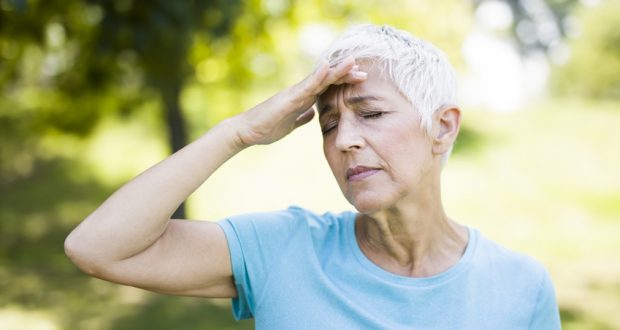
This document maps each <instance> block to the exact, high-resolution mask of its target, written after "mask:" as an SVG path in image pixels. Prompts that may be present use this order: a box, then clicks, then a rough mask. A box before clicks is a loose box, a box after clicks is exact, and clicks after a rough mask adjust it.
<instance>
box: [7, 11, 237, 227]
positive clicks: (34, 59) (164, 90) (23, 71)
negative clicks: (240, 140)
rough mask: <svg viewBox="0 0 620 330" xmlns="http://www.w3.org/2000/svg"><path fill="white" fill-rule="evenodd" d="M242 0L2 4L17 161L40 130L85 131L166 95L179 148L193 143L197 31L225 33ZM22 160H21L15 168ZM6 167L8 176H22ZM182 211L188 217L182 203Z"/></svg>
mask: <svg viewBox="0 0 620 330" xmlns="http://www.w3.org/2000/svg"><path fill="white" fill-rule="evenodd" d="M240 9H241V4H240V2H239V1H206V0H203V1H192V2H191V3H185V2H173V1H164V0H159V1H149V2H139V3H138V2H134V1H131V0H115V1H103V0H90V1H85V2H81V1H57V0H52V1H25V0H22V1H19V0H13V1H6V0H5V1H3V2H2V6H1V10H0V38H1V40H2V41H1V42H0V46H1V47H2V48H1V49H0V55H2V57H3V62H2V66H1V67H0V72H1V73H0V90H2V93H3V94H4V95H5V97H6V99H5V100H3V102H1V103H0V106H2V108H4V109H8V111H6V112H4V111H3V114H2V115H0V116H1V117H0V125H1V126H2V127H3V128H7V130H3V131H4V132H5V134H4V138H5V141H10V142H16V141H19V140H20V139H21V137H24V136H28V137H29V139H26V140H28V141H27V142H25V144H24V143H20V142H17V143H14V144H13V145H12V146H13V148H12V150H8V151H6V152H4V153H3V154H2V155H0V161H2V162H3V163H5V164H14V162H12V159H15V158H16V157H17V158H19V157H22V158H24V157H30V158H32V157H33V155H32V154H29V155H28V156H24V153H27V152H29V151H31V150H32V149H33V148H34V145H35V144H36V139H35V138H33V136H36V134H33V133H34V132H37V133H38V134H46V133H47V132H48V131H49V130H57V131H62V132H64V133H72V134H78V135H85V134H88V133H89V132H90V130H91V129H92V128H93V127H94V125H95V124H96V123H97V120H98V119H99V118H101V117H102V116H103V115H104V114H105V113H106V112H110V111H119V110H122V109H125V110H126V111H130V110H132V109H137V108H139V104H140V103H143V102H146V101H148V100H149V99H153V98H155V99H158V100H159V101H160V102H161V108H162V110H163V114H164V116H165V121H164V122H165V123H166V125H167V127H168V135H169V145H170V149H171V151H176V150H178V149H180V148H181V147H183V146H184V145H185V144H186V143H187V135H188V133H187V128H186V124H185V120H184V117H183V111H182V110H181V105H180V100H179V98H180V93H181V91H182V89H183V86H184V84H185V83H186V80H187V78H188V76H191V75H193V67H192V66H191V65H189V63H188V61H187V58H188V53H189V50H190V48H191V46H192V44H193V37H194V35H195V34H201V35H203V37H206V38H208V39H211V40H216V39H218V38H222V37H225V36H226V35H228V33H229V32H230V29H231V28H232V26H233V23H234V20H235V17H237V16H238V15H239V12H240ZM14 167H15V166H13V168H14ZM10 170H11V167H9V166H5V168H3V173H5V177H4V179H5V180H6V179H8V178H7V176H11V175H15V174H16V173H12V172H14V171H10ZM175 216H178V217H184V210H183V208H182V207H181V208H180V209H179V210H178V211H177V214H176V215H175Z"/></svg>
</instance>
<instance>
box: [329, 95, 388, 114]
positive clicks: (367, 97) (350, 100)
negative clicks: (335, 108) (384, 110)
mask: <svg viewBox="0 0 620 330" xmlns="http://www.w3.org/2000/svg"><path fill="white" fill-rule="evenodd" d="M379 100H381V98H379V97H376V96H372V95H361V96H353V97H350V98H348V99H347V100H346V102H345V103H348V104H352V105H356V104H360V103H364V102H368V101H379ZM331 110H332V106H331V105H330V104H329V103H327V104H325V105H324V106H323V107H322V108H321V109H320V110H319V117H320V116H322V115H324V114H325V113H327V112H330V111H331Z"/></svg>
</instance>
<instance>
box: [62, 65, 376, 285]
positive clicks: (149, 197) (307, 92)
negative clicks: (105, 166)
mask: <svg viewBox="0 0 620 330" xmlns="http://www.w3.org/2000/svg"><path fill="white" fill-rule="evenodd" d="M355 73H356V69H355V68H354V61H353V59H348V60H346V61H344V62H342V63H340V64H339V65H337V66H335V67H333V68H329V67H328V66H327V64H326V63H324V64H322V65H320V66H319V67H318V68H317V69H316V70H315V71H314V72H313V73H312V74H311V75H310V76H308V77H307V78H306V79H305V80H303V81H301V82H300V83H298V84H296V85H294V86H292V87H290V88H287V89H285V90H283V91H282V92H280V93H278V94H276V95H275V96H273V97H272V98H270V99H268V100H267V101H265V102H263V103H261V104H259V105H258V106H256V107H254V108H252V109H251V110H249V111H247V112H245V113H242V114H240V115H238V116H235V117H232V118H230V119H227V120H225V121H223V122H221V123H220V124H218V125H217V126H215V127H214V128H213V129H211V130H210V131H209V132H207V133H205V134H204V135H202V136H201V137H200V138H198V139H197V140H195V141H194V142H192V143H191V144H189V145H187V146H186V147H185V148H183V149H181V150H179V151H178V152H176V153H175V154H173V155H172V156H170V157H168V158H166V159H165V160H163V161H161V162H160V163H158V164H156V165H154V166H153V167H151V168H149V169H148V170H146V171H144V172H143V173H141V174H140V175H138V176H137V177H136V178H134V179H133V180H131V181H130V182H128V183H127V184H125V185H124V186H122V187H121V188H120V189H119V190H117V191H116V192H115V193H114V194H112V196H110V197H109V198H108V199H107V200H106V201H105V202H104V203H103V204H102V205H101V206H99V208H97V209H96V210H95V211H94V212H93V213H92V214H90V215H89V216H88V217H87V218H86V219H85V220H84V221H83V222H82V223H81V224H80V225H79V226H78V227H77V228H75V229H74V230H73V232H71V234H70V235H69V236H68V237H67V239H66V241H65V251H66V253H67V255H68V256H69V257H70V258H71V260H72V261H73V262H74V263H75V264H76V265H77V266H78V267H79V268H80V269H82V270H83V271H85V272H86V273H88V274H90V275H93V276H96V277H99V278H102V279H105V280H108V281H112V282H116V283H121V284H127V285H132V286H136V287H141V288H145V289H148V290H152V291H157V292H163V293H169V294H179V295H192V296H204V297H234V296H236V294H237V293H236V290H235V287H234V284H233V278H232V269H231V264H230V256H229V251H228V246H227V243H226V238H225V236H224V233H223V231H222V230H221V229H220V227H219V226H218V225H217V224H215V223H212V222H202V221H183V220H171V219H170V216H171V215H172V213H173V212H174V210H176V208H177V207H178V206H179V205H180V204H181V203H182V202H183V201H184V200H185V199H186V198H187V197H188V196H189V195H190V194H191V193H192V192H193V191H195V190H196V189H197V188H198V187H199V186H200V185H201V184H202V183H203V182H204V181H205V180H206V179H207V178H208V177H209V176H210V175H211V174H212V173H213V172H214V171H215V170H216V169H217V168H218V167H220V166H221V165H222V164H224V163H225V162H226V161H227V160H228V159H230V158H231V157H232V156H234V155H235V154H237V153H238V152H240V151H241V150H243V149H245V148H247V147H249V146H252V145H255V144H269V143H272V142H275V141H277V140H279V139H281V138H282V137H284V136H286V135H287V134H289V133H290V132H291V131H293V130H294V129H295V128H297V127H299V126H301V125H303V124H305V123H307V122H309V121H310V120H311V119H312V117H313V115H314V110H313V109H312V108H311V107H312V104H313V103H314V101H315V100H316V97H317V96H318V95H319V94H320V93H321V92H323V91H324V90H325V89H326V88H327V87H328V86H329V85H331V84H342V83H359V82H361V81H363V80H364V76H363V75H362V76H360V75H356V74H355Z"/></svg>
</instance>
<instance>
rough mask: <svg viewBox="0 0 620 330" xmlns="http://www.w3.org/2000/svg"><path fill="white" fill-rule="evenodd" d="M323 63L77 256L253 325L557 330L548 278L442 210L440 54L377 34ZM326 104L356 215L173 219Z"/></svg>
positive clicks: (446, 145)
mask: <svg viewBox="0 0 620 330" xmlns="http://www.w3.org/2000/svg"><path fill="white" fill-rule="evenodd" d="M325 58H326V59H327V61H323V62H322V63H320V64H319V65H318V67H317V69H316V70H315V71H314V72H313V73H312V74H310V75H309V76H308V77H307V78H306V79H304V80H303V81H301V82H300V83H298V84H296V85H295V86H292V87H290V88H287V89H285V90H283V91H282V92H280V93H278V94H276V95H275V96H273V97H272V98H270V99H269V100H267V101H265V102H263V103H262V104H259V105H258V106H256V107H255V108H253V109H251V110H249V111H247V112H245V113H242V114H240V115H238V116H235V117H232V118H229V119H227V120H225V121H223V122H221V123H220V124H219V125H217V126H216V127H214V128H213V129H211V130H210V131H209V132H207V133H205V134H204V135H203V136H201V137H200V138H198V139H197V140H196V141H194V142H193V143H191V144H189V145H188V146H186V147H185V148H183V149H182V150H180V151H178V152H177V153H175V154H174V155H172V156H170V157H169V158H167V159H165V160H164V161H162V162H160V163H159V164H157V165H155V166H153V167H152V168H150V169H148V170H147V171H145V172H144V173H142V174H141V175H139V176H138V177H136V178H135V179H133V180H132V181H130V182H129V183H127V184H126V185H125V186H123V187H121V188H120V189H119V190H118V191H117V192H115V193H114V194H113V195H112V196H111V197H110V198H108V200H106V201H105V202H104V203H103V204H102V205H101V206H100V207H99V208H98V209H97V210H95V211H94V212H93V213H92V214H91V215H90V216H88V217H87V218H86V219H85V220H84V221H83V222H82V223H81V224H80V225H79V226H78V227H77V228H76V229H75V230H74V231H73V232H72V233H71V234H70V235H69V237H68V238H67V240H66V243H65V249H66V251H67V254H68V255H69V257H70V258H71V259H72V260H73V261H74V262H75V263H76V265H78V266H79V267H80V268H81V269H82V270H84V271H85V272H87V273H88V274H90V275H92V276H96V277H99V278H102V279H105V280H108V281H112V282H117V283H121V284H125V285H132V286H136V287H140V288H144V289H148V290H152V291H156V292H162V293H167V294H176V295H190V296H201V297H230V298H233V308H234V313H235V317H236V318H247V317H254V318H255V319H256V326H257V328H264V329H294V328H301V329H312V328H321V329H325V328H333V329H358V328H359V329H404V328H409V329H411V328H415V329H528V328H529V329H559V328H560V322H559V315H558V309H557V305H556V302H555V296H554V290H553V285H552V283H551V281H550V279H549V276H548V274H547V272H546V271H545V269H544V268H543V267H542V266H541V265H540V264H538V263H537V262H535V261H534V260H532V259H531V258H529V257H526V256H524V255H521V254H517V253H515V252H511V251H508V250H507V249H505V248H503V247H501V246H499V245H497V244H496V243H493V242H491V241H490V240H488V239H486V238H485V237H483V236H482V235H481V234H480V233H478V231H477V230H475V229H472V228H469V227H465V226H463V225H461V224H458V223H457V222H456V221H454V220H453V219H451V218H449V217H448V216H447V215H446V214H445V213H444V210H443V207H442V202H441V195H440V173H441V168H442V166H443V164H444V163H445V161H446V159H447V157H448V155H449V153H450V151H451V148H452V145H453V144H454V141H455V139H456V137H457V134H458V130H459V126H460V114H461V113H460V110H459V108H458V107H457V106H456V105H455V104H456V102H455V78H454V74H453V70H452V68H451V66H450V64H449V63H448V62H447V60H446V59H445V56H444V55H443V54H442V53H441V51H439V50H438V49H436V48H435V47H433V46H432V45H430V44H429V43H427V42H424V41H422V40H419V39H416V38H414V37H412V36H411V35H409V34H407V33H405V32H403V31H399V30H396V29H394V28H391V27H388V26H383V27H377V26H372V25H366V26H361V27H356V28H353V29H351V30H349V31H348V32H347V33H346V34H345V35H344V36H343V37H342V38H341V39H339V40H338V41H336V42H335V43H334V44H333V45H332V47H331V48H330V49H329V50H328V51H327V55H326V56H325ZM330 64H331V65H330ZM315 102H317V112H318V114H319V122H320V126H321V130H322V132H323V149H324V153H325V157H326V159H327V162H328V163H329V166H330V168H331V170H332V172H333V174H334V176H335V178H336V180H337V182H338V185H339V186H340V188H341V190H342V192H343V194H344V195H345V196H346V198H347V200H348V201H349V202H350V203H351V204H352V205H353V206H355V208H356V210H357V211H358V212H343V213H327V214H323V215H318V214H314V213H312V212H309V211H307V210H304V209H302V208H298V207H291V208H289V209H287V210H283V211H279V212H269V213H261V214H247V215H241V216H235V217H231V218H228V219H225V220H223V221H220V222H219V223H212V222H199V221H186V220H171V219H169V217H170V215H171V214H172V213H173V211H174V210H175V209H176V208H177V207H178V205H179V204H180V203H181V202H182V201H183V200H185V199H186V198H187V197H188V196H189V195H190V194H191V193H192V192H193V191H194V190H195V189H197V188H198V187H199V186H200V185H201V184H202V183H203V182H204V181H205V180H206V179H207V178H208V177H209V176H210V175H211V174H212V173H213V172H214V171H215V170H216V169H217V168H218V167H219V166H220V165H222V164H223V163H224V162H226V161H227V160H228V159H229V158H230V157H232V156H234V155H235V154H236V153H238V152H240V151H242V150H243V149H245V148H248V147H250V146H253V145H256V144H269V143H272V142H274V141H277V140H279V139H281V138H283V137H284V136H286V135H287V134H288V133H290V132H291V131H292V130H294V129H295V128H297V127H299V126H300V125H303V124H305V123H307V122H309V121H310V120H311V119H312V117H313V116H314V109H312V105H313V104H314V103H315Z"/></svg>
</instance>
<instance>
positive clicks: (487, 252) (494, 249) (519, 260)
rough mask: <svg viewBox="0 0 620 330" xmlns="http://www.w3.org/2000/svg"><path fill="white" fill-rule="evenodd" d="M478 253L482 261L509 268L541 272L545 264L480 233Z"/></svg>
mask: <svg viewBox="0 0 620 330" xmlns="http://www.w3.org/2000/svg"><path fill="white" fill-rule="evenodd" d="M477 236H478V244H477V250H478V251H477V255H478V259H479V261H480V262H484V263H486V264H487V265H490V266H494V267H500V268H506V269H508V270H515V271H519V270H520V271H523V272H527V273H532V272H533V273H540V272H543V271H544V266H543V265H542V264H541V263H540V262H538V261H537V260H536V259H534V258H532V257H531V256H528V255H526V254H524V253H521V252H517V251H513V250H511V249H509V248H507V247H505V246H503V245H501V244H499V243H497V242H495V241H492V240H490V239H488V238H487V237H485V236H483V235H482V234H480V233H478V234H477Z"/></svg>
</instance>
